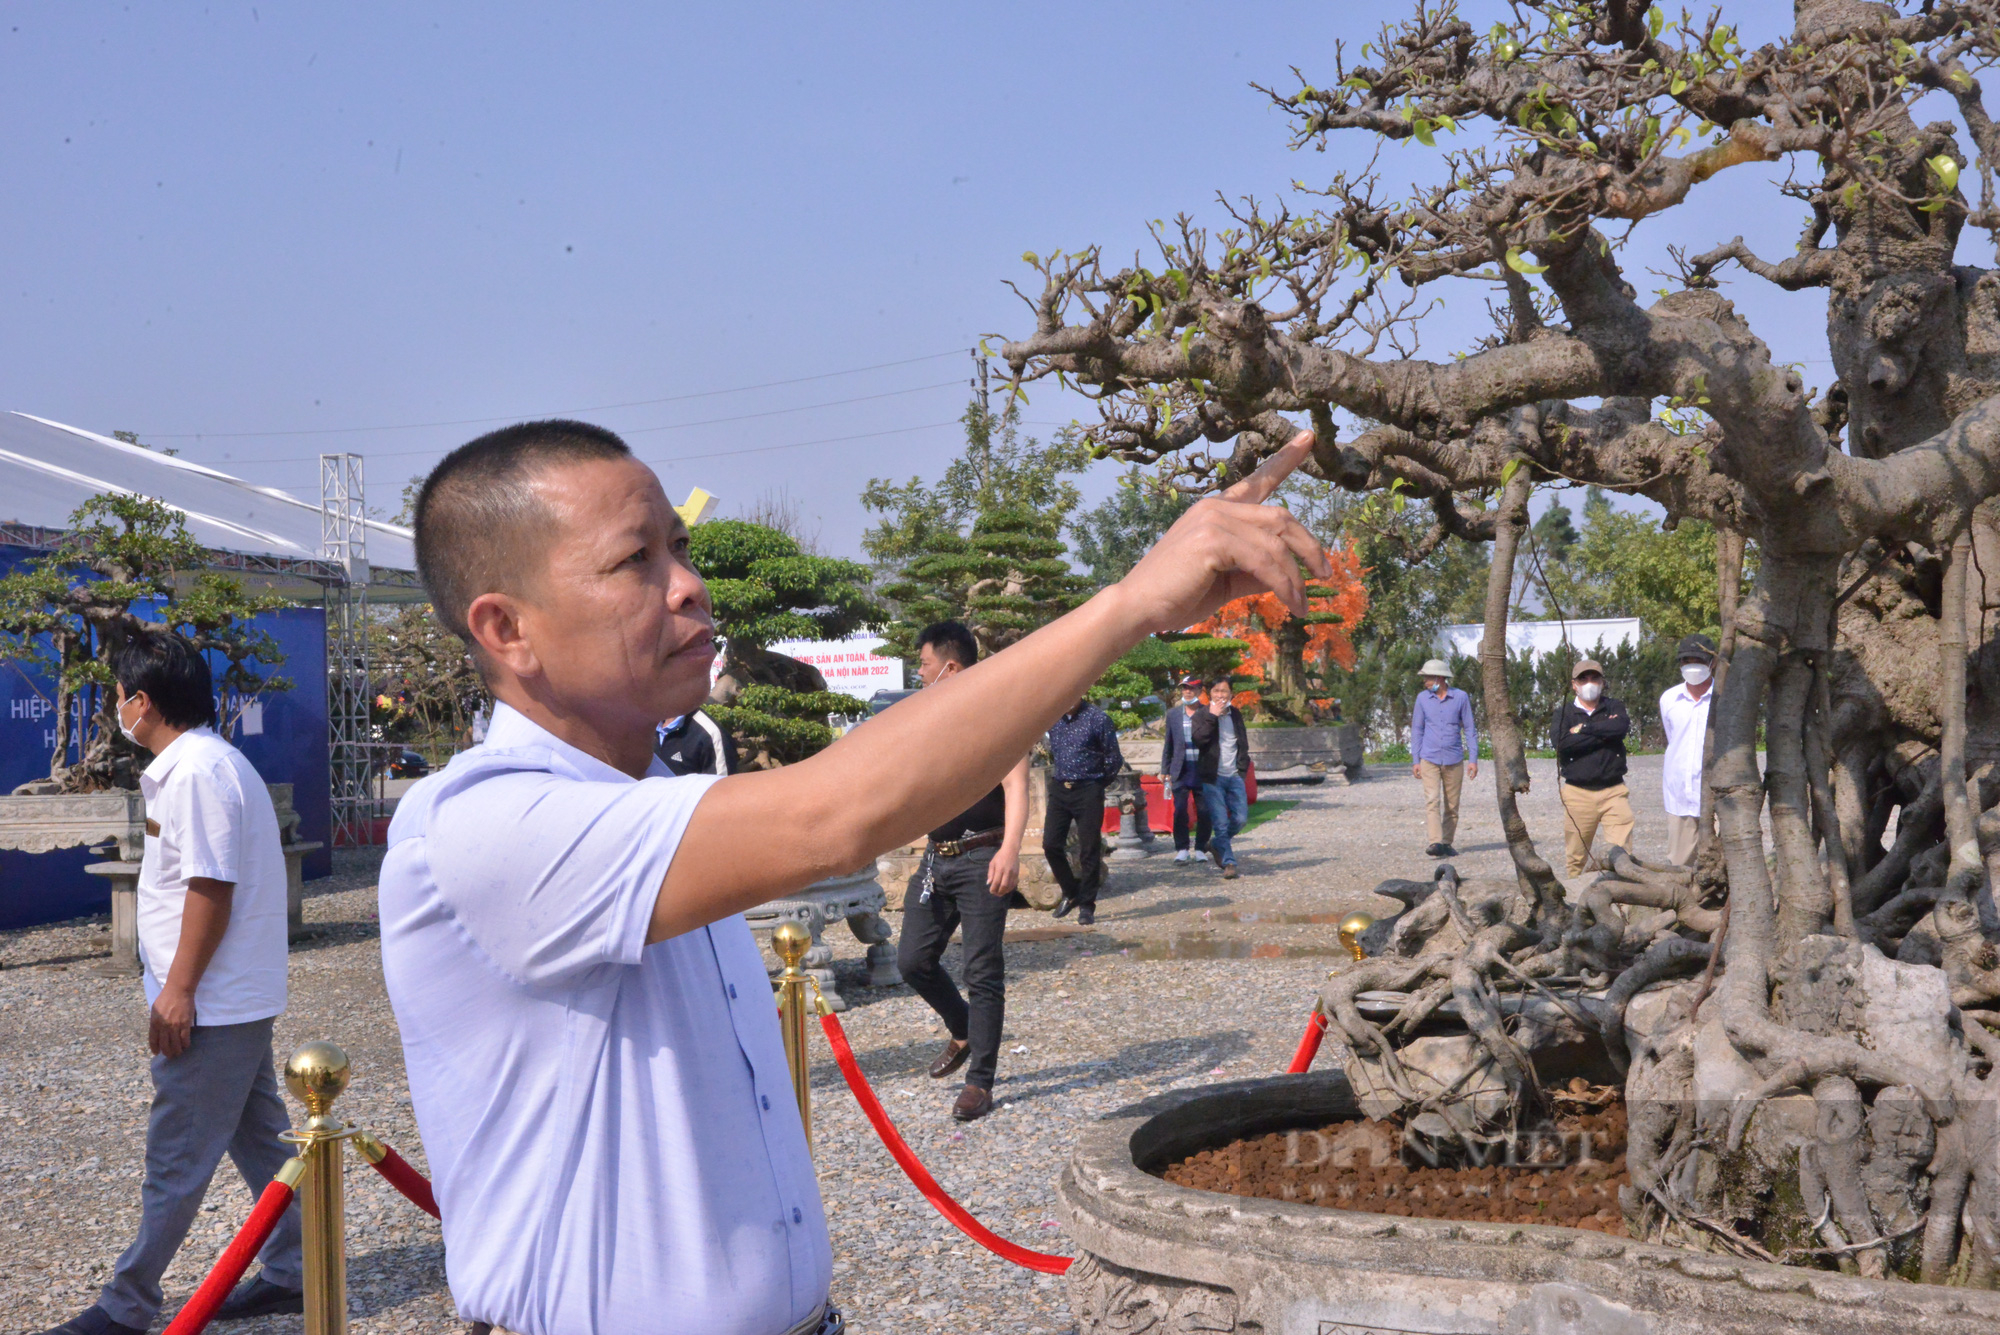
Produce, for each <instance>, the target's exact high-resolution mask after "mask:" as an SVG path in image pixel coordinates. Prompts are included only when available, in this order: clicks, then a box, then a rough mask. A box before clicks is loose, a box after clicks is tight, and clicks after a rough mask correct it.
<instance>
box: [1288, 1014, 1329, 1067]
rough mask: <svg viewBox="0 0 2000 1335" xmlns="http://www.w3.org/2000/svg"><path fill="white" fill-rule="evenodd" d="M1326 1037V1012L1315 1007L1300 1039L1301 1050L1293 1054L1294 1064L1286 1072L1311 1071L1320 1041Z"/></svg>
mask: <svg viewBox="0 0 2000 1335" xmlns="http://www.w3.org/2000/svg"><path fill="white" fill-rule="evenodd" d="M1325 1037H1326V1012H1325V1011H1323V1010H1319V1009H1317V1008H1315V1009H1314V1010H1313V1013H1312V1018H1311V1019H1310V1020H1307V1021H1306V1032H1305V1036H1304V1037H1303V1038H1301V1039H1300V1040H1299V1050H1298V1051H1297V1052H1295V1053H1293V1054H1292V1064H1291V1065H1290V1066H1287V1067H1286V1068H1285V1074H1287V1075H1298V1074H1300V1073H1301V1072H1304V1071H1310V1070H1311V1069H1312V1064H1313V1058H1314V1057H1317V1056H1318V1055H1319V1041H1320V1040H1321V1039H1322V1038H1325Z"/></svg>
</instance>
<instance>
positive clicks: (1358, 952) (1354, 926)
mask: <svg viewBox="0 0 2000 1335" xmlns="http://www.w3.org/2000/svg"><path fill="white" fill-rule="evenodd" d="M1374 925H1375V917H1374V915H1373V914H1369V913H1350V914H1348V915H1347V916H1346V917H1345V918H1342V919H1341V920H1340V944H1341V945H1343V946H1346V947H1347V949H1348V950H1349V951H1350V952H1351V953H1352V954H1353V956H1354V958H1356V959H1358V960H1359V959H1366V958H1367V957H1368V952H1367V951H1365V950H1363V949H1362V948H1361V934H1362V933H1363V932H1365V931H1367V930H1368V929H1369V928H1370V927H1373V926H1374Z"/></svg>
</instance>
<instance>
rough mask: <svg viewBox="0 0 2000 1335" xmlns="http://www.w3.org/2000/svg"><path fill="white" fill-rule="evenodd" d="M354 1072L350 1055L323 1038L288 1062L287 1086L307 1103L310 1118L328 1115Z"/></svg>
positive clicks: (286, 1068)
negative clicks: (349, 1063)
mask: <svg viewBox="0 0 2000 1335" xmlns="http://www.w3.org/2000/svg"><path fill="white" fill-rule="evenodd" d="M352 1074H353V1071H352V1070H351V1069H350V1067H349V1066H348V1063H347V1054H346V1053H345V1052H342V1051H341V1050H340V1049H339V1048H338V1047H336V1046H334V1045H333V1044H331V1043H329V1042H327V1041H326V1040H325V1039H321V1040H319V1041H318V1042H315V1043H308V1044H306V1045H305V1046H304V1047H302V1048H300V1049H299V1050H298V1051H297V1052H294V1053H293V1054H292V1059H291V1060H290V1061H288V1062H286V1063H285V1088H286V1089H289V1090H291V1091H292V1097H293V1098H295V1099H297V1100H298V1101H299V1102H300V1103H303V1104H305V1105H306V1115H307V1116H308V1117H324V1116H326V1112H327V1109H329V1108H331V1107H332V1106H333V1101H334V1100H335V1099H337V1098H339V1097H340V1095H341V1091H343V1090H345V1089H346V1088H347V1081H348V1078H349V1077H350V1076H351V1075H352Z"/></svg>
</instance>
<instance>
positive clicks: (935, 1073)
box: [931, 1038, 972, 1080]
mask: <svg viewBox="0 0 2000 1335" xmlns="http://www.w3.org/2000/svg"><path fill="white" fill-rule="evenodd" d="M971 1055H972V1044H970V1043H967V1042H963V1041H961V1040H959V1039H956V1038H953V1039H947V1040H946V1041H945V1045H944V1051H943V1052H940V1053H939V1054H938V1055H937V1060H936V1061H934V1062H932V1063H931V1079H933V1080H942V1079H944V1078H945V1077H946V1076H948V1075H950V1074H951V1073H952V1072H953V1071H956V1070H957V1069H958V1068H959V1067H961V1066H963V1065H965V1059H966V1058H967V1057H969V1056H971Z"/></svg>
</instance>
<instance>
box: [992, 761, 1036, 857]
mask: <svg viewBox="0 0 2000 1335" xmlns="http://www.w3.org/2000/svg"><path fill="white" fill-rule="evenodd" d="M1032 758H1033V757H1032V756H1022V757H1021V759H1020V761H1019V762H1018V763H1017V764H1016V765H1015V766H1014V768H1012V769H1010V770H1008V771H1007V777H1006V778H1004V779H1002V780H1001V781H1000V787H1001V795H1002V797H1004V798H1005V800H1006V808H1007V821H1006V829H1005V831H1004V832H1003V833H1002V834H1001V836H1000V841H1001V847H1003V848H1009V849H1012V850H1013V851H1014V854H1015V856H1017V857H1018V856H1019V855H1020V852H1021V838H1022V836H1023V835H1025V834H1027V832H1028V762H1029V761H1030V760H1031V759H1032Z"/></svg>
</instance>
